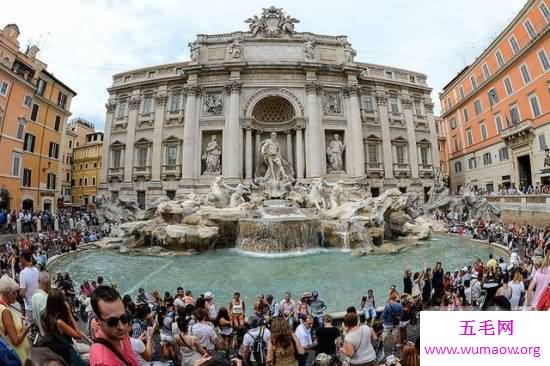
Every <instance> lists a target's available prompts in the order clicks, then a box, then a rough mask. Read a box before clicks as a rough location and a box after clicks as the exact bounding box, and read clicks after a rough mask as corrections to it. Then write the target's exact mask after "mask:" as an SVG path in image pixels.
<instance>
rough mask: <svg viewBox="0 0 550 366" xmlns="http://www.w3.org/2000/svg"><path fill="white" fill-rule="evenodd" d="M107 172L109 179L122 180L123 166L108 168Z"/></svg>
mask: <svg viewBox="0 0 550 366" xmlns="http://www.w3.org/2000/svg"><path fill="white" fill-rule="evenodd" d="M107 174H108V178H109V180H112V179H118V180H119V181H121V182H122V181H123V180H124V168H109V171H108V172H107Z"/></svg>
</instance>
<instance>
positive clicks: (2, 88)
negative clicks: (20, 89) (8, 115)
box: [0, 80, 10, 96]
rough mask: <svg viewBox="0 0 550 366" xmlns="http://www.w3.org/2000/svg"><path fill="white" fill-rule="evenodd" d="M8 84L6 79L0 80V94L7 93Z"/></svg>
mask: <svg viewBox="0 0 550 366" xmlns="http://www.w3.org/2000/svg"><path fill="white" fill-rule="evenodd" d="M9 86H10V84H8V83H7V82H6V81H4V80H2V81H0V95H1V96H6V95H7V94H8V89H9Z"/></svg>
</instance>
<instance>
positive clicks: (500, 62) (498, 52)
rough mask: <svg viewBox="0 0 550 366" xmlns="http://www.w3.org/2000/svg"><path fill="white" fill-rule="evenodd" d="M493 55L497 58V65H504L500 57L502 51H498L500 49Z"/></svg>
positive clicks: (502, 58)
mask: <svg viewBox="0 0 550 366" xmlns="http://www.w3.org/2000/svg"><path fill="white" fill-rule="evenodd" d="M495 57H496V59H497V62H498V65H499V66H500V67H502V66H504V57H502V52H500V50H498V51H497V52H496V53H495Z"/></svg>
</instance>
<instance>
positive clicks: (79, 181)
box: [78, 178, 82, 187]
mask: <svg viewBox="0 0 550 366" xmlns="http://www.w3.org/2000/svg"><path fill="white" fill-rule="evenodd" d="M78 185H79V186H80V187H82V178H80V179H79V180H78Z"/></svg>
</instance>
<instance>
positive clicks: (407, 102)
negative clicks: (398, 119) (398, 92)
mask: <svg viewBox="0 0 550 366" xmlns="http://www.w3.org/2000/svg"><path fill="white" fill-rule="evenodd" d="M401 104H402V105H403V115H404V116H405V125H406V126H407V140H409V141H408V146H409V164H410V166H411V176H412V177H413V178H418V155H417V150H418V149H417V148H416V133H415V126H414V120H413V115H412V100H411V98H410V97H409V96H405V97H403V98H401Z"/></svg>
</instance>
